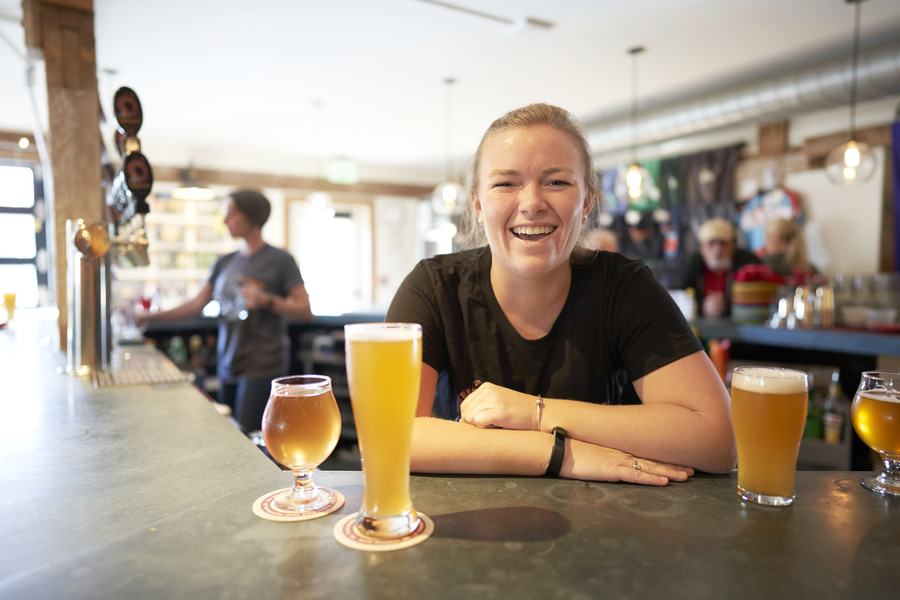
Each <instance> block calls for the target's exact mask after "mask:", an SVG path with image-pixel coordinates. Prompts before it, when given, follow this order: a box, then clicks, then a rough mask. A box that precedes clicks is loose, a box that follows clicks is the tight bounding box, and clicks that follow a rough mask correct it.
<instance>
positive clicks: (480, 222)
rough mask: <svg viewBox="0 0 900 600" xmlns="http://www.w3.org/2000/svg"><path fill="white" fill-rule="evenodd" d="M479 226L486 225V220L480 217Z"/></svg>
mask: <svg viewBox="0 0 900 600" xmlns="http://www.w3.org/2000/svg"><path fill="white" fill-rule="evenodd" d="M478 224H479V225H484V219H483V218H482V217H478Z"/></svg>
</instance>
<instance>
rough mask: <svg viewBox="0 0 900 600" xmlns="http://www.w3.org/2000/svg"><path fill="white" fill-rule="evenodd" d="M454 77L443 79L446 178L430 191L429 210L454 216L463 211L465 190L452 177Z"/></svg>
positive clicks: (437, 213)
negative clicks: (445, 113)
mask: <svg viewBox="0 0 900 600" xmlns="http://www.w3.org/2000/svg"><path fill="white" fill-rule="evenodd" d="M455 82H456V80H455V79H453V78H452V77H449V78H447V79H445V80H444V83H446V84H447V172H446V176H447V178H446V180H445V181H444V182H443V183H441V184H439V185H438V186H437V187H436V188H434V191H433V192H432V193H431V210H432V211H434V214H436V215H447V216H454V215H458V214H460V213H461V212H462V211H463V207H464V206H465V196H466V192H465V190H464V189H463V186H462V185H460V184H459V182H457V181H455V180H454V179H453V151H452V148H451V146H452V144H451V140H452V139H453V97H452V92H453V84H454V83H455Z"/></svg>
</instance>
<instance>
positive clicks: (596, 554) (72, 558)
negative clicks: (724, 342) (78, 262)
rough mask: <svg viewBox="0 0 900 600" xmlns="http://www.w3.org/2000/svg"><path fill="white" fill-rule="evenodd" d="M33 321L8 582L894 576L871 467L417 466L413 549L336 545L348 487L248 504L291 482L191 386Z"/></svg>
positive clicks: (249, 593)
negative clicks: (765, 476)
mask: <svg viewBox="0 0 900 600" xmlns="http://www.w3.org/2000/svg"><path fill="white" fill-rule="evenodd" d="M46 342H47V338H46V337H45V336H43V335H42V334H41V333H40V331H37V330H34V329H31V328H29V327H28V326H27V325H26V324H25V323H22V326H21V327H19V326H18V324H17V327H14V328H13V329H12V330H3V331H0V365H2V368H3V379H4V383H6V384H10V385H5V386H4V389H3V390H2V391H0V490H2V494H0V598H50V597H60V598H167V599H174V598H191V599H194V598H254V600H257V599H265V598H301V597H302V598H309V599H315V598H323V599H324V598H371V599H378V598H599V597H608V598H663V597H665V598H667V599H679V598H722V597H728V598H760V599H763V598H764V599H772V598H775V599H778V598H816V599H817V600H821V599H823V598H826V599H827V598H851V597H852V598H874V597H882V598H884V597H890V596H891V594H893V593H895V592H896V590H897V589H900V572H898V570H897V568H896V565H897V564H900V545H898V544H897V540H898V539H900V499H894V498H883V497H881V496H878V495H877V494H874V493H872V492H869V491H867V490H865V489H863V488H862V487H861V486H860V485H859V478H860V477H861V476H863V475H865V473H861V472H812V471H810V472H800V473H798V477H797V501H796V503H795V504H794V506H793V507H790V508H784V509H774V508H765V507H759V506H755V505H749V504H745V503H742V502H741V501H740V500H739V498H738V497H737V494H736V492H735V478H734V475H730V476H702V475H701V476H697V477H695V478H693V479H692V480H691V481H689V482H687V483H682V484H673V485H670V486H668V487H665V488H649V487H641V486H635V485H628V484H609V483H587V482H580V481H569V480H562V479H549V478H520V477H444V476H440V477H439V476H423V475H418V476H413V477H412V481H411V489H412V495H413V500H414V502H415V504H416V507H417V508H418V509H419V510H420V511H422V512H424V513H425V514H427V515H429V516H430V517H431V518H432V519H433V520H434V523H435V531H434V535H433V537H432V538H431V539H429V540H427V541H425V542H424V543H422V544H420V545H418V546H415V547H412V548H409V549H406V550H401V551H396V552H386V553H365V552H360V551H356V550H351V549H348V548H345V547H343V546H341V545H339V544H338V543H337V542H336V541H335V540H334V538H333V535H332V529H333V527H334V524H335V523H336V522H337V521H338V520H339V519H340V518H342V517H344V516H346V515H348V514H350V513H352V512H355V511H356V510H357V509H358V507H359V504H360V501H361V497H362V474H361V473H359V472H343V471H334V472H327V471H326V472H319V473H318V474H317V475H316V478H317V481H318V482H319V483H320V484H324V485H328V486H333V487H334V488H336V489H338V490H340V491H341V492H342V493H343V494H344V495H345V497H346V504H345V506H344V507H343V508H342V509H341V510H340V511H338V512H337V513H335V514H333V515H329V516H327V517H323V518H321V519H316V520H313V521H307V522H302V523H277V522H271V521H266V520H263V519H260V518H258V517H257V516H255V515H254V514H253V512H252V510H251V506H252V504H253V501H254V500H255V499H257V498H258V497H260V496H261V495H263V494H265V493H267V492H269V491H272V490H275V489H278V488H282V487H286V486H287V485H289V480H290V475H289V474H288V473H285V472H282V471H281V470H280V469H278V468H277V467H276V466H275V465H274V464H273V463H272V462H271V461H269V460H268V459H267V458H266V457H265V456H264V455H263V454H262V453H261V452H260V451H259V450H258V449H257V448H256V447H255V446H253V445H252V444H251V443H250V442H249V441H248V440H247V439H246V438H245V437H244V436H243V435H241V434H240V433H239V432H238V431H237V430H236V429H235V428H234V427H233V426H232V425H231V424H230V423H229V422H228V421H227V420H226V419H224V418H222V417H221V416H220V415H219V414H218V413H217V412H216V411H215V410H214V409H213V407H212V406H211V404H210V403H209V401H208V400H207V399H206V398H204V397H203V396H202V394H200V393H199V392H197V391H196V390H195V389H193V387H192V385H191V384H188V383H178V384H167V385H162V386H150V385H138V386H123V387H107V388H102V389H97V388H93V387H92V386H91V385H90V384H89V383H88V382H86V381H84V380H80V379H78V378H74V377H72V376H71V375H67V374H65V373H64V372H62V373H61V372H59V368H60V366H64V363H65V360H64V357H63V356H61V355H60V353H59V352H58V351H54V350H53V345H52V343H46Z"/></svg>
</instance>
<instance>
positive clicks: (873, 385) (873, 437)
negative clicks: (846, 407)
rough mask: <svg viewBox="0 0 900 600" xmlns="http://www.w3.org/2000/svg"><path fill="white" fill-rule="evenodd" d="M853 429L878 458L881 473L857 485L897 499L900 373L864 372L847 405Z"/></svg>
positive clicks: (898, 491) (899, 438) (899, 457)
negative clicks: (879, 459)
mask: <svg viewBox="0 0 900 600" xmlns="http://www.w3.org/2000/svg"><path fill="white" fill-rule="evenodd" d="M850 420H851V421H852V422H853V429H855V430H856V433H857V434H858V435H859V437H860V439H861V440H862V441H863V442H865V444H866V446H868V447H869V448H871V449H872V450H874V451H875V452H877V453H878V455H879V456H880V457H881V461H882V471H881V473H880V474H879V475H878V476H877V477H865V478H863V479H862V480H860V483H861V484H862V486H863V487H864V488H866V489H867V490H872V491H873V492H876V493H878V494H882V495H885V496H900V373H888V372H886V371H866V372H864V373H863V374H862V376H861V377H860V381H859V388H857V390H856V394H855V395H854V396H853V403H852V404H851V405H850Z"/></svg>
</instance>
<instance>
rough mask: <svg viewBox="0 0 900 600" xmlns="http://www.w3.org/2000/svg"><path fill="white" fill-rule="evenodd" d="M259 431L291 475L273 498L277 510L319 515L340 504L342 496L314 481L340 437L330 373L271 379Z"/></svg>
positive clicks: (339, 417)
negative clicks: (290, 481) (282, 490)
mask: <svg viewBox="0 0 900 600" xmlns="http://www.w3.org/2000/svg"><path fill="white" fill-rule="evenodd" d="M262 432H263V439H264V440H265V441H266V449H267V450H268V451H269V454H271V455H272V458H274V459H275V460H277V461H278V462H280V463H281V464H282V465H284V466H285V467H288V468H289V469H290V470H291V472H293V474H294V484H293V485H292V486H291V488H290V489H289V490H288V491H287V492H285V493H280V494H278V495H277V496H275V497H274V498H273V499H272V502H273V504H274V505H275V506H276V507H277V508H279V509H281V510H284V511H295V512H299V513H303V514H304V515H315V514H318V515H319V516H321V515H325V514H328V513H329V512H332V511H333V510H336V509H337V508H340V504H338V502H339V499H340V498H342V496H340V495H339V494H337V493H336V492H334V491H333V490H330V489H328V488H320V487H319V486H317V485H316V484H315V482H314V481H313V469H315V468H316V467H317V466H319V463H321V462H322V461H323V460H325V459H326V458H328V455H329V454H331V451H332V450H334V447H335V446H336V445H337V442H338V438H340V436H341V412H340V410H338V406H337V402H335V400H334V393H332V391H331V378H330V377H328V376H327V375H290V376H287V377H278V378H277V379H273V380H272V391H271V392H270V394H269V400H268V402H266V410H265V412H263V418H262Z"/></svg>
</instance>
